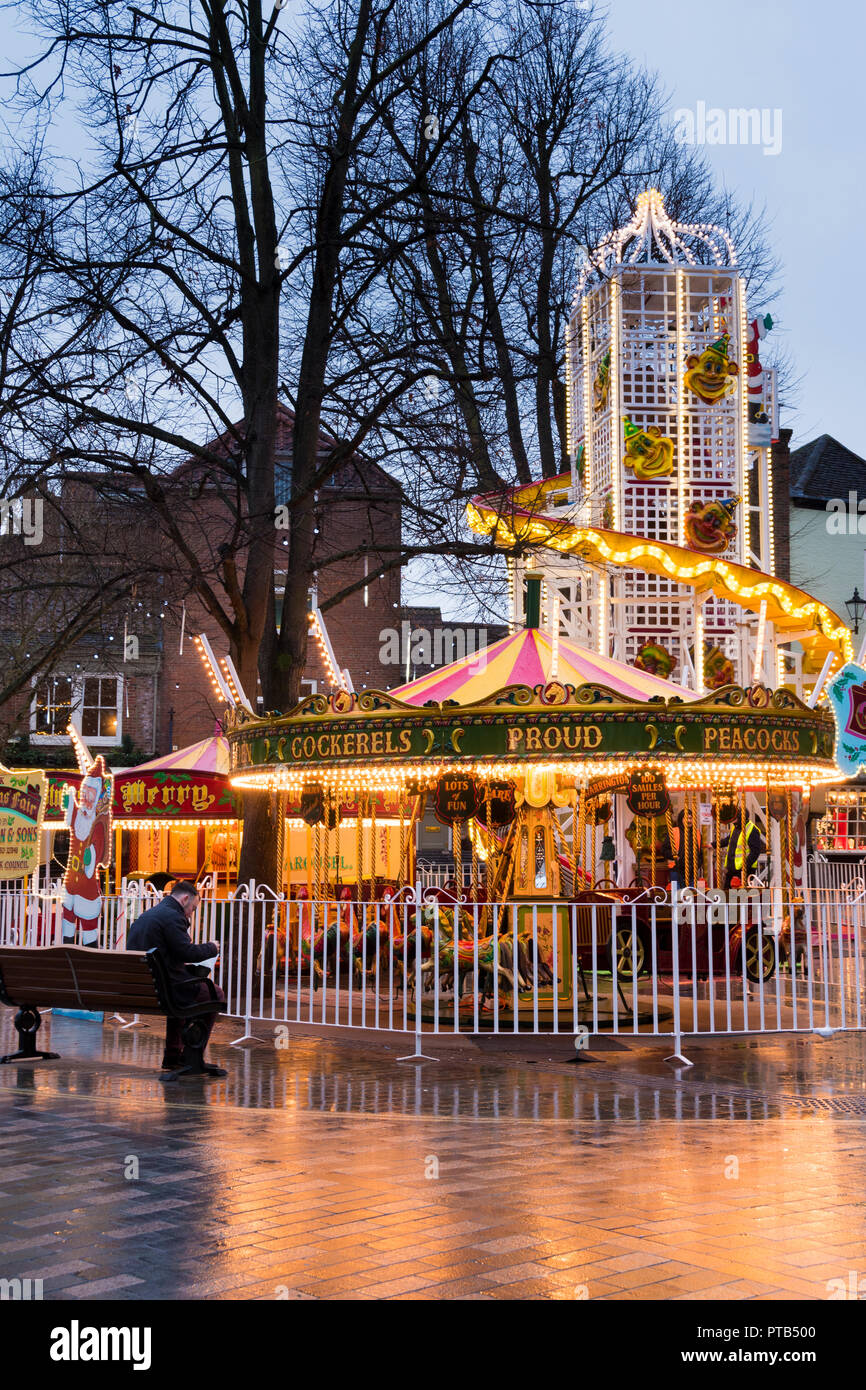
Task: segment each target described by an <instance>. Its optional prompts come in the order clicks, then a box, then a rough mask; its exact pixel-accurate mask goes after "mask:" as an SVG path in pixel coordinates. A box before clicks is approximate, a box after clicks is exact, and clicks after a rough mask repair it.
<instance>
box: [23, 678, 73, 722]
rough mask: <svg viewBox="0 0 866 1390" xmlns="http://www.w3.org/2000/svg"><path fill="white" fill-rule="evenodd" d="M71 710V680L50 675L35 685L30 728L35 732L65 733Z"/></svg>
mask: <svg viewBox="0 0 866 1390" xmlns="http://www.w3.org/2000/svg"><path fill="white" fill-rule="evenodd" d="M71 710H72V681H71V680H70V678H69V677H68V676H50V677H49V678H48V680H45V681H40V682H39V684H38V685H37V687H36V694H35V697H34V703H33V717H32V718H31V728H32V729H33V732H34V733H37V734H63V735H65V734H66V726H67V724H68V723H69V715H70V713H71Z"/></svg>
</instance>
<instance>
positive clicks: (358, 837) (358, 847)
mask: <svg viewBox="0 0 866 1390" xmlns="http://www.w3.org/2000/svg"><path fill="white" fill-rule="evenodd" d="M355 806H356V810H357V819H356V822H355V859H356V861H357V862H356V865H355V873H356V875H357V879H358V885H357V886H358V902H359V903H360V902H361V901H362V900H363V899H362V893H363V882H364V797H363V795H362V793H361V792H360V790H359V791H357V792H356V793H355Z"/></svg>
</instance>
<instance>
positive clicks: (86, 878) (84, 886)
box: [63, 757, 114, 946]
mask: <svg viewBox="0 0 866 1390" xmlns="http://www.w3.org/2000/svg"><path fill="white" fill-rule="evenodd" d="M113 780H114V779H113V777H112V775H111V773H110V772H109V771H107V769H106V766H105V763H104V762H103V760H102V758H101V757H98V758H96V759H95V761H93V762H91V764H90V766H89V767H88V768H87V770H86V771H85V773H84V777H83V779H82V782H81V786H80V787H79V789H78V796H77V797H76V796H75V795H74V791H73V788H72V787H69V786H67V788H66V791H65V793H64V796H65V811H66V824H67V825H68V826H69V859H68V861H67V865H66V875H65V878H64V880H63V940H64V942H65V943H66V944H67V945H71V944H73V943H74V941H75V935H76V931H78V932H79V933H80V940H81V945H82V946H95V945H96V943H97V939H98V936H99V918H100V914H101V912H102V881H101V878H100V872H99V871H100V869H104V868H105V867H106V866H107V865H108V864H109V862H110V860H111V797H112V783H113Z"/></svg>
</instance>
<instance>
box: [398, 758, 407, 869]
mask: <svg viewBox="0 0 866 1390" xmlns="http://www.w3.org/2000/svg"><path fill="white" fill-rule="evenodd" d="M405 791H406V789H405V787H404V786H403V783H402V782H401V783H400V792H399V801H400V867H399V869H398V871H397V892H398V893H399V892H400V891H401V890H402V888H403V884H404V882H405V879H406V873H405V870H406V801H405Z"/></svg>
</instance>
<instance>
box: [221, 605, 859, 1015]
mask: <svg viewBox="0 0 866 1390" xmlns="http://www.w3.org/2000/svg"><path fill="white" fill-rule="evenodd" d="M531 583H532V581H531V580H530V585H531ZM532 602H533V601H532V597H531V595H530V599H529V605H530V609H531V607H532ZM227 738H228V742H229V746H230V749H231V762H232V783H233V785H234V786H235V787H237V788H239V789H244V790H251V789H260V790H267V791H269V792H270V793H272V794H276V795H285V796H286V797H287V798H291V800H292V802H293V803H294V804H299V805H301V806H302V808H304V810H305V812H306V814H307V816H308V817H309V822H310V824H309V832H308V833H309V834H310V835H311V837H312V842H313V856H312V859H313V865H314V869H313V874H312V881H311V882H310V883H309V884H305V885H301V886H300V888H299V889H298V890H296V892H295V899H296V901H297V900H300V903H301V906H299V908H298V909H297V911H296V914H295V916H294V917H292V915H291V913H290V914H289V919H288V931H287V935H286V940H285V941H284V943H283V944H282V947H281V952H282V954H281V956H280V959H281V960H283V959H284V958H285V955H286V952H287V953H288V957H289V958H290V960H291V961H293V962H299V963H300V962H301V961H304V963H305V965H304V968H306V967H309V969H310V974H311V979H312V978H313V977H315V979H316V980H318V979H319V977H320V976H322V977H324V976H326V975H327V974H328V972H329V970H330V972H331V975H332V977H333V976H336V975H338V974H339V971H340V968H341V966H342V968H343V970H344V971H346V972H348V974H349V975H353V974H354V975H357V974H358V973H360V970H361V968H362V967H363V970H364V971H365V972H367V973H368V974H369V973H370V972H373V971H376V972H381V970H382V969H383V968H384V962H386V961H387V962H388V963H389V978H391V977H392V976H393V963H394V960H395V957H396V958H400V959H401V960H402V962H403V964H405V962H406V948H407V935H409V936H411V925H412V922H413V921H414V919H413V917H412V912H411V910H410V911H408V912H407V910H406V906H405V905H406V904H407V903H408V904H414V905H416V906H417V905H419V904H422V903H423V908H422V913H426V914H427V916H426V917H425V921H429V915H430V914H429V907H430V899H432V898H434V897H435V898H438V899H439V904H438V906H437V926H438V939H437V940H436V942H435V944H433V943H432V942H431V940H430V939H426V940H425V950H426V951H427V952H428V954H430V953H433V954H435V955H438V957H439V968H440V969H441V970H442V971H443V972H450V971H453V968H454V959H455V957H456V958H457V960H458V961H459V962H462V965H463V970H464V975H466V974H468V973H472V974H473V975H474V976H475V977H478V975H479V973H482V974H483V972H484V967H485V964H486V965H487V966H488V967H489V969H488V974H491V973H492V974H499V972H501V973H502V975H503V976H504V977H505V978H507V981H508V982H509V988H510V989H511V991H512V999H511V1002H510V1004H509V1005H508V1007H512V1008H516V1009H518V1010H519V1008H520V1004H521V995H525V996H526V998H529V997H530V995H531V997H532V1000H533V1007H534V1008H535V1011H536V1013H537V1010H538V992H539V989H540V988H541V987H542V986H544V987H545V988H546V989H547V991H548V994H549V996H550V997H551V998H552V996H553V994H555V995H556V1000H557V1006H558V1008H559V1009H562V1008H563V1007H567V1006H568V1005H569V1002H570V1000H571V999H572V997H573V993H574V981H575V979H576V978H577V974H578V973H580V974H581V975H582V970H583V967H584V966H587V967H588V966H590V964H591V965H592V968H593V970H597V969H598V968H600V967H602V968H603V967H606V968H608V969H611V970H613V971H614V973H618V976H619V978H620V980H627V979H631V978H633V977H636V976H637V975H639V974H640V973H641V971H642V970H643V969H644V968H645V966H646V957H647V953H648V950H649V941H648V939H646V936H645V934H644V933H642V932H638V933H635V932H634V931H633V930H631V931H626V932H625V934H624V935H623V939H622V940H620V939H619V937H618V936H617V935H614V937H613V938H612V939H609V940H608V939H606V938H605V939H603V933H601V932H598V931H596V932H595V933H594V928H593V924H592V922H591V921H590V916H589V915H587V914H592V909H593V906H594V905H596V906H597V905H605V904H612V903H616V902H625V903H628V902H634V901H636V900H637V899H638V898H639V897H640V896H641V895H642V894H646V892H647V890H652V891H654V892H657V893H658V894H661V897H662V899H664V898H666V897H667V893H668V890H669V889H670V887H671V885H672V882H675V883H676V886H677V887H678V889H681V890H685V889H690V888H693V887H701V888H703V889H712V888H715V887H717V886H724V887H725V888H728V887H730V886H731V885H732V883H734V882H735V881H736V882H737V883H745V882H746V880H747V877H748V875H749V874H750V872H752V871H754V870H757V869H758V867H759V865H758V862H757V856H756V862H751V855H752V851H753V846H752V843H751V840H750V839H749V835H750V827H751V826H752V825H753V824H754V823H757V822H760V823H762V825H763V827H764V828H765V834H766V827H770V831H769V836H768V839H769V844H767V845H766V849H767V850H768V851H769V861H768V867H767V869H766V872H767V874H768V876H769V878H770V880H771V881H772V883H773V884H774V885H775V886H776V888H777V890H778V903H779V913H780V915H781V916H783V917H784V918H785V920H786V922H787V931H788V934H789V937H790V936H791V933H792V924H793V906H794V904H795V903H796V901H797V899H798V894H799V893H800V891H801V878H800V875H801V873H802V854H801V850H800V848H799V845H800V838H801V836H802V834H803V824H804V820H805V817H806V816H807V815H808V802H809V796H810V793H811V791H812V788H813V787H814V786H816V785H817V784H821V783H824V782H830V781H832V780H834V778H835V777H837V776H838V773H837V772H836V769H835V764H834V761H833V747H834V729H833V723H832V719H831V718H830V716H829V715H828V713H827V712H826V711H824V710H819V709H815V708H810V707H809V706H808V705H807V704H805V703H804V702H803V701H801V700H800V699H799V698H798V697H797V696H796V695H795V694H794V693H793V692H791V691H789V690H785V689H782V690H775V691H771V690H768V689H766V688H765V687H763V686H752V687H748V688H743V687H740V686H737V685H728V686H725V687H723V688H722V689H719V690H714V691H711V692H709V693H707V694H704V695H698V694H696V693H695V692H691V693H689V692H686V691H684V690H683V689H682V688H681V687H678V686H675V685H673V684H671V683H670V682H668V681H665V680H663V679H662V678H660V677H658V676H655V675H653V674H651V673H649V672H646V671H642V670H640V669H637V668H634V667H629V666H626V665H624V664H623V663H620V662H617V661H615V660H613V659H612V658H609V657H602V656H600V655H599V654H598V653H597V652H592V651H590V650H586V649H581V648H580V647H578V646H576V645H575V644H574V643H572V642H570V641H567V640H563V639H562V638H561V637H559V636H558V634H557V633H556V632H552V633H551V632H549V631H545V630H544V629H542V628H538V627H533V626H530V627H527V628H526V629H524V630H523V631H521V632H518V633H515V634H513V635H512V636H510V637H506V638H504V639H502V640H501V641H500V642H498V643H496V644H494V645H493V646H492V647H490V648H489V649H487V651H486V652H482V653H480V654H477V655H475V656H474V657H472V658H470V659H468V660H464V661H460V662H455V663H453V664H452V665H450V666H447V667H444V668H442V669H441V670H438V671H435V672H433V673H432V674H431V675H428V676H425V677H423V678H422V679H420V680H418V681H415V682H412V683H411V684H409V685H406V686H403V687H400V688H398V689H396V690H393V691H389V692H382V691H373V690H369V691H364V692H362V693H360V694H355V693H350V692H346V691H337V692H335V693H333V694H332V695H330V696H324V695H313V696H310V697H308V698H307V699H306V700H305V701H303V702H302V704H300V705H299V706H298V707H297V709H295V710H294V711H293V712H292V713H291V714H289V715H285V716H280V717H274V718H268V717H267V716H266V717H264V718H251V717H249V716H248V715H247V714H245V713H244V712H243V711H240V710H236V711H235V712H234V713H233V714H232V715H231V716H230V718H229V727H228V729H227ZM383 795H384V796H387V797H388V799H389V800H390V802H391V804H392V805H393V806H394V807H395V808H396V814H395V815H392V816H390V817H388V823H386V824H384V825H383V824H382V823H381V822H380V821H379V820H378V819H377V814H376V806H377V802H378V800H379V798H380V797H382V796H383ZM428 798H429V800H430V802H431V803H432V807H433V810H434V813H435V814H436V816H437V817H438V818H439V819H440V820H441V821H442V822H443V823H445V824H447V825H448V826H449V827H450V828H451V838H452V847H453V858H454V875H453V881H452V886H451V888H450V890H444V891H438V892H436V893H430V894H428V895H426V897H427V901H426V902H424V898H425V895H424V894H423V893H422V891H421V886H420V884H417V883H416V882H415V877H414V869H415V864H414V856H415V849H414V838H415V837H414V833H413V832H414V827H415V826H416V825H417V823H418V820H419V817H420V816H421V814H422V811H423V809H424V806H425V803H426V802H427V800H428ZM346 807H350V808H351V810H352V814H351V816H349V817H346V819H349V820H350V821H351V824H350V826H349V827H344V824H343V822H344V815H343V812H344V808H346ZM347 829H348V831H349V833H351V834H352V835H353V836H354V837H355V841H356V852H355V856H354V860H355V862H354V875H353V878H352V881H349V882H347V881H346V880H345V879H342V880H341V878H340V877H339V875H337V874H335V873H334V872H333V867H332V866H334V865H335V864H337V863H338V862H339V856H335V855H334V853H333V846H334V844H335V843H337V842H338V840H339V837H340V835H341V833H345V831H346V830H347ZM741 837H742V838H743V852H742V854H741V858H740V860H739V861H738V859H737V845H738V843H739V841H740V839H741ZM726 841H727V843H726ZM732 841H733V849H731V842H732ZM735 871H738V872H735ZM317 904H318V908H317V914H318V917H317V920H318V922H319V926H318V927H317V926H316V922H315V921H314V917H315V916H316V914H314V913H313V908H315V907H316V905H317ZM328 904H330V905H331V907H330V909H329V908H328ZM401 905H402V906H403V911H402V912H401V911H400V910H399V909H400V907H401ZM575 908H576V909H578V914H577V917H575V914H574V911H573V910H572V909H575ZM395 909H396V910H395ZM329 911H330V919H329V916H328V914H329ZM594 917H595V919H596V925H597V914H594ZM407 923H408V924H409V930H408V932H407ZM780 925H781V926H783V927H784V922H782V923H780ZM575 927H576V928H577V931H576V934H575ZM428 935H429V934H428ZM782 941H783V945H784V934H783V937H782ZM409 944H410V949H411V942H410V943H409ZM747 946H748V942H747V941H746V940H745V934H744V940H743V946H742V949H743V952H745V951H746V950H747ZM488 956H489V957H490V960H487V957H488ZM777 962H778V952H777V951H776V948H775V947H774V948H772V949H771V953H770V955H769V956H767V957H766V958H764V955H763V946H762V945H761V948H760V950H759V951H758V955H757V956H756V955H755V953H754V951H753V952H752V955H751V956H750V957H749V958H748V960H747V961H746V967H747V969H748V971H749V974H750V978H752V977H753V976H755V977H757V976H761V977H762V978H763V975H764V974H766V973H769V972H770V969H771V967H772V966H773V965H774V963H777ZM493 963H495V965H496V967H497V969H496V970H493V969H492V966H493ZM434 966H435V962H433V964H432V965H431V969H433V968H434ZM437 978H438V977H437ZM452 983H453V980H452ZM499 984H500V987H501V979H500V980H499ZM527 990H528V991H529V994H527V993H526V991H527ZM514 996H516V998H515V997H514ZM502 1006H503V1007H505V1002H504V1001H503V1005H502Z"/></svg>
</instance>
